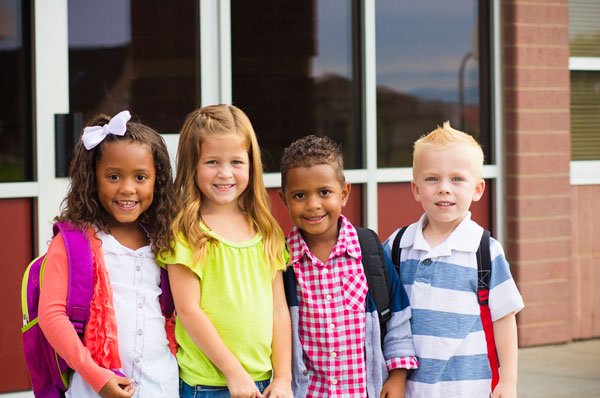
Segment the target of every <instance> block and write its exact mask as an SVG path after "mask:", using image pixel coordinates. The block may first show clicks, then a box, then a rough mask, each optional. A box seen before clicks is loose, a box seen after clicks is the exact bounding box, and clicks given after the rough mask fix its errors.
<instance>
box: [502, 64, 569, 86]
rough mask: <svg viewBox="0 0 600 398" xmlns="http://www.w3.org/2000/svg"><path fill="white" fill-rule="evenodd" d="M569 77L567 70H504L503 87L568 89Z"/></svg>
mask: <svg viewBox="0 0 600 398" xmlns="http://www.w3.org/2000/svg"><path fill="white" fill-rule="evenodd" d="M570 81H571V76H570V73H569V70H568V69H567V68H557V69H536V68H518V67H517V68H505V69H504V86H505V87H515V86H517V87H567V88H568V87H570Z"/></svg>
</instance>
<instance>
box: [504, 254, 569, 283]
mask: <svg viewBox="0 0 600 398" xmlns="http://www.w3.org/2000/svg"><path fill="white" fill-rule="evenodd" d="M572 267H573V262H572V261H571V260H570V259H556V260H554V259H553V260H545V261H540V262H529V263H520V262H513V263H512V264H511V267H510V268H511V272H512V274H513V276H514V278H515V280H517V281H518V285H519V286H520V285H521V284H523V285H526V284H527V283H528V282H535V281H543V280H551V279H571V278H572V273H573V269H572Z"/></svg>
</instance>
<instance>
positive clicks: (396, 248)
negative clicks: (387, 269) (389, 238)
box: [392, 225, 408, 275]
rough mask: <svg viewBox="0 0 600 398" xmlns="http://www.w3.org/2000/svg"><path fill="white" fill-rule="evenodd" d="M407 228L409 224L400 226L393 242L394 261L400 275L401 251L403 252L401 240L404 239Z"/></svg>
mask: <svg viewBox="0 0 600 398" xmlns="http://www.w3.org/2000/svg"><path fill="white" fill-rule="evenodd" d="M406 228H408V225H405V226H404V227H402V228H400V230H399V231H398V233H397V234H396V237H395V238H394V242H393V243H392V263H393V264H394V267H395V268H396V272H397V273H398V275H400V253H401V252H402V248H401V247H400V241H401V240H402V235H404V232H406Z"/></svg>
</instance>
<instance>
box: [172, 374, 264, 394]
mask: <svg viewBox="0 0 600 398" xmlns="http://www.w3.org/2000/svg"><path fill="white" fill-rule="evenodd" d="M270 382H271V381H270V380H263V381H257V382H255V383H256V387H257V388H258V389H259V390H260V392H261V393H262V392H263V391H265V388H267V386H268V385H269V383H270ZM179 397H180V398H229V389H228V388H227V386H223V387H221V386H219V387H217V386H190V385H189V384H187V383H186V382H185V381H183V380H181V379H179Z"/></svg>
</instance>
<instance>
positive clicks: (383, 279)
mask: <svg viewBox="0 0 600 398" xmlns="http://www.w3.org/2000/svg"><path fill="white" fill-rule="evenodd" d="M356 233H357V235H358V241H359V244H360V250H361V252H362V264H363V268H364V270H365V276H366V277H367V284H368V285H369V292H370V293H371V297H373V301H375V306H376V307H377V314H378V316H379V326H380V329H381V330H380V334H381V340H382V341H383V338H384V336H385V333H386V331H387V327H386V324H387V321H388V320H389V319H390V318H391V316H392V313H391V311H390V280H389V275H388V272H387V266H386V263H385V258H384V256H383V248H382V247H381V242H380V241H379V238H378V237H377V234H376V233H375V231H373V230H371V229H369V228H361V227H356Z"/></svg>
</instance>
